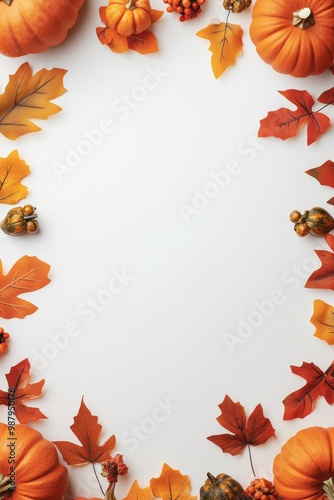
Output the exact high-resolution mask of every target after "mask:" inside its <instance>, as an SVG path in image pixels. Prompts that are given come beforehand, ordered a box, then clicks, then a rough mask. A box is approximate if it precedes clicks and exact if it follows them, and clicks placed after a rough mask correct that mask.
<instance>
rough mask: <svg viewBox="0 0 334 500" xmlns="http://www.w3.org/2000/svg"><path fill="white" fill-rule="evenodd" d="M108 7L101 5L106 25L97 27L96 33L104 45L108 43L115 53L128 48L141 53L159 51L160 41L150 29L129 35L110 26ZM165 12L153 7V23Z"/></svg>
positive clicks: (101, 12)
mask: <svg viewBox="0 0 334 500" xmlns="http://www.w3.org/2000/svg"><path fill="white" fill-rule="evenodd" d="M106 9H107V7H104V6H103V7H100V9H99V13H100V18H101V21H102V22H103V23H104V24H105V26H104V27H102V26H99V27H98V28H96V34H97V37H98V39H99V41H100V42H101V43H102V45H107V46H108V47H109V49H110V50H112V51H113V52H115V53H119V54H121V53H123V52H127V51H128V50H134V51H136V52H139V53H140V54H152V53H154V52H158V50H159V47H158V42H157V39H156V36H155V35H154V34H153V33H152V32H151V31H149V30H145V31H142V32H141V33H139V34H137V35H131V36H128V37H125V36H122V35H120V34H119V33H118V32H117V31H116V30H115V29H112V28H110V26H108V21H107V18H106ZM163 14H164V12H163V11H161V10H157V9H151V24H153V23H155V22H156V21H158V20H159V19H160V17H161V16H162V15H163Z"/></svg>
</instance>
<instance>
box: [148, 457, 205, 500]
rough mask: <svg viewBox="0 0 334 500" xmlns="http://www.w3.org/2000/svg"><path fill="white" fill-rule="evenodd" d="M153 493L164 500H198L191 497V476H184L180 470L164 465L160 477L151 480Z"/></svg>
mask: <svg viewBox="0 0 334 500" xmlns="http://www.w3.org/2000/svg"><path fill="white" fill-rule="evenodd" d="M150 486H151V489H152V493H153V495H154V496H155V497H156V498H161V499H162V500H196V496H191V495H190V490H191V485H190V479H189V476H185V475H182V474H181V472H180V471H179V470H175V469H172V468H171V467H170V466H169V465H167V464H164V465H163V467H162V471H161V474H160V476H159V477H157V478H152V479H151V480H150Z"/></svg>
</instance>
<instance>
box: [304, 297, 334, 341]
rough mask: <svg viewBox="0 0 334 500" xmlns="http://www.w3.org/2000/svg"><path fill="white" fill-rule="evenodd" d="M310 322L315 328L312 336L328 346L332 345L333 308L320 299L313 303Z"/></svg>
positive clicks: (333, 336)
mask: <svg viewBox="0 0 334 500" xmlns="http://www.w3.org/2000/svg"><path fill="white" fill-rule="evenodd" d="M310 322H311V323H312V324H313V325H314V326H315V333H314V336H315V337H317V338H319V339H320V340H324V341H325V342H327V344H329V345H333V344H334V307H333V306H330V305H329V304H327V303H326V302H324V301H323V300H320V299H316V300H315V301H314V311H313V315H312V317H311V319H310Z"/></svg>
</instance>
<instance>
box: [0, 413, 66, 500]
mask: <svg viewBox="0 0 334 500" xmlns="http://www.w3.org/2000/svg"><path fill="white" fill-rule="evenodd" d="M13 429H14V430H12V429H11V428H9V427H8V426H7V425H5V424H4V423H2V422H0V491H3V490H2V489H1V488H4V491H6V487H7V491H8V496H5V497H4V499H6V500H7V499H8V500H9V499H10V500H62V498H63V494H64V493H65V491H66V489H67V484H68V472H67V468H66V467H65V466H64V465H62V464H60V463H59V457H58V453H57V450H56V447H55V446H54V444H53V443H51V442H50V441H48V440H47V439H45V438H44V437H43V436H42V434H41V433H40V432H38V431H36V430H35V429H32V428H30V427H28V426H25V425H20V424H18V425H15V426H14V428H13ZM11 434H13V435H11ZM13 487H15V491H13ZM1 498H2V497H1Z"/></svg>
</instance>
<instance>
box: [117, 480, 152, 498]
mask: <svg viewBox="0 0 334 500" xmlns="http://www.w3.org/2000/svg"><path fill="white" fill-rule="evenodd" d="M152 498H153V495H152V490H151V488H150V487H149V486H147V487H146V488H141V487H140V486H139V484H138V481H137V480H136V481H134V482H133V483H132V486H131V488H130V490H129V491H128V494H127V495H126V497H125V498H123V500H152Z"/></svg>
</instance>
